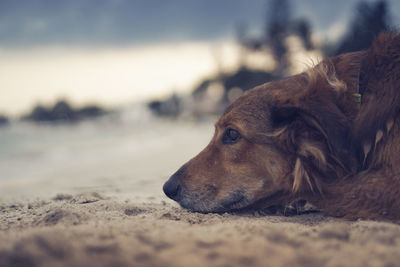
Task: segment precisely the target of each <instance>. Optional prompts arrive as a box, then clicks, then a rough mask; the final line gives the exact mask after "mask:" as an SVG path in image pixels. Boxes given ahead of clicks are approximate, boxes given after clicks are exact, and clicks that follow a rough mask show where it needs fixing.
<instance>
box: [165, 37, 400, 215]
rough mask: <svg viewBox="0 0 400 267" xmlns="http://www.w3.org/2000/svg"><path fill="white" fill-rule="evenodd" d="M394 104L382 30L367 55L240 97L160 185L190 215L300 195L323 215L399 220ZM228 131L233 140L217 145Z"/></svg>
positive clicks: (397, 56) (391, 40)
mask: <svg viewBox="0 0 400 267" xmlns="http://www.w3.org/2000/svg"><path fill="white" fill-rule="evenodd" d="M357 93H360V94H361V95H362V101H361V104H360V103H359V102H358V101H357V99H358V98H357V97H356V96H355V94H357ZM399 107H400V35H396V34H390V33H383V34H380V35H379V37H378V38H377V39H376V40H375V41H374V42H373V44H372V46H371V48H370V49H368V50H367V51H360V52H355V53H348V54H343V55H340V56H337V57H334V58H330V59H326V60H323V61H322V62H321V63H319V64H318V65H317V66H315V67H314V68H312V69H310V70H308V71H306V72H304V73H301V74H299V75H296V76H293V77H290V78H287V79H284V80H281V81H276V82H271V83H266V84H263V85H261V86H259V87H256V88H254V89H252V90H249V91H247V92H246V93H244V94H243V95H242V96H241V97H240V98H239V99H237V100H236V101H235V102H234V103H233V104H232V105H231V106H230V107H228V108H227V110H226V111H225V113H224V114H223V115H222V116H221V118H220V119H219V120H218V121H217V123H216V125H215V129H216V130H215V134H214V137H213V139H212V140H211V142H210V144H209V145H208V146H207V147H206V148H205V149H204V150H203V151H202V152H201V153H200V154H199V155H197V156H196V157H195V158H193V159H192V160H190V161H189V162H187V163H186V164H185V165H184V166H183V167H182V168H181V169H179V170H178V171H177V172H176V173H175V174H174V175H173V176H172V177H171V178H170V179H169V181H168V182H167V183H166V184H165V185H164V191H165V192H166V193H167V195H169V196H170V197H171V198H173V199H175V200H176V201H177V202H179V204H180V205H181V206H182V207H185V208H188V209H190V210H193V211H199V212H222V211H229V210H237V209H243V208H250V207H251V208H258V209H263V208H266V207H268V206H272V205H277V204H283V205H284V204H286V203H290V202H292V201H295V200H299V199H302V200H307V201H309V202H310V203H312V204H314V205H315V206H316V207H318V208H320V209H322V210H323V211H324V212H325V213H326V214H329V215H332V216H338V217H345V218H348V219H357V218H365V219H400V172H399V169H400V118H399ZM228 129H234V130H237V131H238V132H239V133H240V135H241V138H240V139H239V140H238V141H237V142H234V143H232V144H229V143H228V144H224V142H223V141H222V139H223V138H225V137H224V136H226V134H227V133H226V131H227V130H228ZM171 188H172V189H171Z"/></svg>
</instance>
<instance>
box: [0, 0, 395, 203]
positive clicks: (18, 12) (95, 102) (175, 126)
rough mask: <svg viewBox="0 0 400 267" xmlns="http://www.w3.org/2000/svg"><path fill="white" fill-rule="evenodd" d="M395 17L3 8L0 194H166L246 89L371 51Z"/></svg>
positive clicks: (187, 6) (104, 0) (300, 6)
mask: <svg viewBox="0 0 400 267" xmlns="http://www.w3.org/2000/svg"><path fill="white" fill-rule="evenodd" d="M399 11H400V1H395V0H386V1H383V0H378V1H376V0H375V1H359V0H336V1H319V0H302V1H294V0H251V1H244V0H218V1H212V0H202V1H192V0H189V1H188V0H85V1H81V0H68V1H64V0H63V1H61V0H35V1H32V0H19V1H14V0H0V170H1V171H0V198H11V197H32V196H40V195H46V196H47V195H49V194H54V193H58V192H70V191H74V190H75V191H76V190H78V191H85V190H96V191H107V192H111V191H112V192H115V193H117V194H118V195H124V196H127V197H128V196H132V195H134V196H135V197H137V198H138V199H143V198H145V199H147V200H148V199H158V197H159V198H161V197H162V192H161V185H162V182H163V181H165V180H166V179H167V177H168V176H169V175H170V174H171V173H172V172H173V171H174V170H175V169H177V168H178V167H179V166H180V165H181V164H183V163H184V162H185V161H187V160H189V159H190V158H191V157H192V156H194V155H195V154H196V153H198V152H199V151H200V149H201V148H202V147H204V146H205V145H206V144H207V142H208V140H209V139H210V138H211V136H212V134H213V129H212V128H213V126H212V125H213V122H214V120H215V118H216V117H217V116H218V115H219V114H220V113H221V112H222V111H223V110H224V108H225V107H226V106H227V105H229V104H230V103H231V102H232V101H234V100H235V99H236V98H237V97H239V96H240V94H241V93H242V92H243V91H245V90H248V89H250V88H252V87H254V86H256V85H259V84H262V83H265V82H268V81H271V80H275V79H280V78H282V77H285V76H288V75H292V74H295V73H298V72H300V71H302V70H304V69H306V68H307V67H309V66H312V65H313V64H315V63H316V62H318V61H320V60H321V59H323V58H324V57H329V56H334V55H337V54H340V53H344V52H349V51H356V50H360V49H365V48H367V47H368V46H369V45H370V43H371V41H372V40H373V38H374V36H376V35H377V34H378V33H379V32H380V31H382V30H396V29H397V28H398V25H399V24H400V17H399Z"/></svg>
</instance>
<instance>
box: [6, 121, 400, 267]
mask: <svg viewBox="0 0 400 267" xmlns="http://www.w3.org/2000/svg"><path fill="white" fill-rule="evenodd" d="M108 123H109V122H107V123H104V122H103V123H102V124H95V125H94V124H93V125H81V126H77V127H74V128H68V129H63V130H62V131H61V130H60V131H59V132H58V133H57V134H54V132H55V129H50V130H49V129H45V128H34V129H30V128H29V129H30V130H29V131H27V128H26V127H27V126H18V127H20V128H18V127H14V128H13V127H11V128H10V129H8V130H5V129H4V130H3V131H2V132H1V134H2V137H3V138H6V137H7V136H8V135H9V136H11V135H12V136H18V134H19V135H21V136H22V138H23V139H24V140H25V142H26V145H25V146H23V147H24V148H23V150H21V149H17V148H16V147H14V148H13V147H11V148H9V151H8V152H7V154H6V153H5V152H4V151H3V154H1V156H2V157H1V159H2V161H1V162H0V163H1V164H2V165H1V167H2V172H3V176H2V180H1V181H0V266H399V259H400V225H399V224H398V223H396V222H375V221H362V220H360V221H353V222H349V221H344V220H342V219H337V218H332V217H326V216H324V215H323V213H311V214H305V215H299V216H290V217H287V216H277V215H273V216H270V215H264V214H259V213H240V214H230V213H225V214H199V213H192V212H188V211H186V210H184V209H182V208H180V207H179V206H178V205H177V204H175V203H174V202H173V201H170V200H168V199H167V198H166V197H164V195H163V193H162V189H161V187H162V184H163V183H164V181H165V180H166V179H167V178H168V176H169V175H170V174H171V173H173V172H174V171H175V170H176V169H177V168H178V167H179V166H180V165H181V164H182V163H184V162H185V161H186V160H188V159H189V158H190V157H191V156H194V155H195V154H196V153H197V152H199V151H200V149H201V148H202V147H203V146H204V145H205V144H207V142H208V140H209V138H210V137H211V135H212V122H210V123H202V124H194V123H192V124H190V123H189V124H188V123H174V124H171V123H169V122H157V123H156V124H151V125H147V124H143V125H142V127H141V130H140V131H139V130H138V128H137V126H135V127H133V126H132V127H127V126H121V125H120V126H118V125H114V124H113V125H112V127H109V126H110V125H109V124H108ZM124 125H126V124H125V123H124ZM128 125H129V124H128ZM136 125H137V124H136ZM21 127H22V128H21ZM24 127H25V128H24ZM99 127H100V128H101V129H103V131H99ZM48 131H51V132H52V133H53V134H52V136H53V137H52V139H51V140H56V141H57V142H56V141H54V143H48V142H49V141H48V140H49V139H48V138H47V139H46V140H47V141H46V144H47V145H46V146H44V143H43V140H39V141H38V140H37V139H35V138H36V137H33V136H44V135H46V134H47V133H48ZM56 131H57V130H56ZM66 132H67V133H66ZM116 133H118V134H116ZM160 133H161V134H160ZM85 136H86V137H85ZM93 136H97V138H93ZM78 137H79V138H78ZM89 137H90V138H89ZM29 138H31V139H29ZM82 138H83V139H82ZM85 138H86V139H85ZM58 140H63V142H61V143H60V142H58ZM77 140H79V141H77ZM82 140H83V141H84V144H85V145H83V146H82V143H80V142H83V141H82ZM193 140H196V141H195V142H193ZM28 141H29V142H28ZM21 147H22V146H21ZM71 147H72V148H71ZM28 148H29V149H28ZM67 148H68V149H67ZM178 148H179V149H178ZM32 155H35V157H34V159H33V157H32ZM29 157H32V159H31V158H29ZM50 160H51V161H50Z"/></svg>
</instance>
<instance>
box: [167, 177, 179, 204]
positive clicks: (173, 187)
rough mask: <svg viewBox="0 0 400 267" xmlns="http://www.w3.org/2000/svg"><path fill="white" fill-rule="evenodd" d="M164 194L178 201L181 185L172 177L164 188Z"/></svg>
mask: <svg viewBox="0 0 400 267" xmlns="http://www.w3.org/2000/svg"><path fill="white" fill-rule="evenodd" d="M163 190H164V193H165V194H166V195H167V196H168V197H169V198H171V199H173V200H177V198H178V195H179V192H180V190H181V186H180V185H179V183H178V182H177V181H176V179H174V178H173V177H171V178H170V179H169V180H168V181H167V182H166V183H165V184H164V186H163Z"/></svg>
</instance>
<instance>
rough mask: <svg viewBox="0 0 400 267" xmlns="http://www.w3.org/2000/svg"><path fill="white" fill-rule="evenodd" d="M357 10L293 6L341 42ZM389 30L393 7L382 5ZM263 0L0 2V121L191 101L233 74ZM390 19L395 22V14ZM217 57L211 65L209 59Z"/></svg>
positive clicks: (345, 1) (258, 26) (397, 6)
mask: <svg viewBox="0 0 400 267" xmlns="http://www.w3.org/2000/svg"><path fill="white" fill-rule="evenodd" d="M357 2H358V1H357V0H336V1H318V0H292V1H291V3H292V14H293V17H295V18H296V17H306V18H307V19H309V20H310V22H311V23H312V26H313V29H314V30H315V31H316V33H317V34H318V35H319V36H320V37H321V38H338V37H340V36H341V34H343V33H344V32H345V31H346V25H347V23H348V21H349V20H350V19H351V17H352V15H353V13H354V7H355V5H356V3H357ZM388 2H389V4H390V6H391V13H392V16H393V21H394V22H395V24H397V25H398V24H399V21H400V20H399V17H396V14H398V13H399V12H398V11H399V10H400V1H395V0H392V1H388ZM267 6H268V0H250V1H249V0H218V1H216V0H201V1H199V0H0V113H5V114H9V115H18V114H22V113H26V112H28V111H29V110H30V109H31V108H32V106H33V105H36V104H38V103H42V104H51V103H54V101H56V100H57V99H60V98H66V99H68V100H70V101H72V102H73V103H75V104H77V105H82V104H88V103H99V104H104V105H109V106H115V105H118V104H123V103H129V102H134V101H139V100H146V99H150V98H155V97H162V96H165V95H167V94H169V93H171V91H172V90H174V91H177V92H178V93H182V92H188V91H189V90H191V89H193V87H194V86H195V85H196V83H198V82H199V81H200V80H201V79H202V78H204V77H206V76H210V75H212V74H213V73H215V71H216V70H217V61H219V62H223V66H222V67H223V68H224V70H232V69H234V67H235V66H236V64H237V60H238V59H237V57H238V49H239V47H238V46H237V44H236V43H235V27H236V26H237V25H238V24H239V23H242V24H243V23H245V24H246V25H247V28H248V29H249V30H250V33H257V32H260V31H261V30H262V29H263V25H264V20H265V14H266V13H267ZM396 11H397V12H396ZM216 55H218V57H219V58H218V59H217V58H216Z"/></svg>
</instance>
